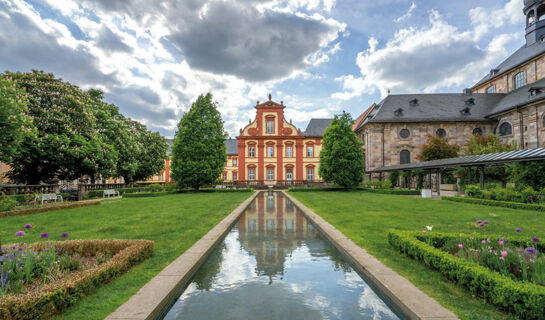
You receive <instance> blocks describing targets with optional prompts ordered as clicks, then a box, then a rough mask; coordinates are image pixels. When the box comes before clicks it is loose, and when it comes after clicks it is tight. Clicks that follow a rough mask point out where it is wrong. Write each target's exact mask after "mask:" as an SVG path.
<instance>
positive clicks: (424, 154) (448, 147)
mask: <svg viewBox="0 0 545 320" xmlns="http://www.w3.org/2000/svg"><path fill="white" fill-rule="evenodd" d="M427 139H428V140H427V141H426V144H424V145H423V146H422V150H421V153H420V156H419V159H420V160H421V161H430V160H438V159H447V158H456V157H457V156H458V152H459V151H460V146H459V145H457V144H450V143H448V139H447V138H446V137H441V136H433V135H431V134H428V135H427Z"/></svg>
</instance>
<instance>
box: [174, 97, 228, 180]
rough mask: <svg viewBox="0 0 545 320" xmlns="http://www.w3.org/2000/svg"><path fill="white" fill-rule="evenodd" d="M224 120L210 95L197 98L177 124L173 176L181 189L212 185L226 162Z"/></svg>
mask: <svg viewBox="0 0 545 320" xmlns="http://www.w3.org/2000/svg"><path fill="white" fill-rule="evenodd" d="M226 137H227V135H226V133H225V131H224V130H223V121H222V120H221V115H220V113H219V111H218V109H217V105H216V103H215V102H213V101H212V95H211V94H210V93H208V94H206V95H200V96H199V97H198V98H197V101H195V102H194V103H193V105H192V106H191V109H189V111H188V112H187V113H186V114H185V115H184V116H183V117H182V119H181V120H180V123H178V130H177V132H176V135H175V138H174V146H173V147H172V166H171V168H172V169H171V170H172V177H173V178H174V181H176V183H177V184H178V185H179V186H180V187H181V188H187V187H191V188H194V189H197V190H198V189H199V188H200V187H202V186H209V185H212V184H213V183H214V182H215V181H216V180H217V179H218V178H219V176H220V174H221V173H222V171H223V167H224V165H225V161H226V160H227V153H226V147H225V138H226Z"/></svg>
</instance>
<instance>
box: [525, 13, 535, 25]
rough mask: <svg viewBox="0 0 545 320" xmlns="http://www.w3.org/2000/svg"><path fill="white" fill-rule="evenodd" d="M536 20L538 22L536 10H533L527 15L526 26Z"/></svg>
mask: <svg viewBox="0 0 545 320" xmlns="http://www.w3.org/2000/svg"><path fill="white" fill-rule="evenodd" d="M534 22H536V14H535V12H534V10H532V11H530V12H528V15H527V16H526V26H529V25H531V24H532V23H534Z"/></svg>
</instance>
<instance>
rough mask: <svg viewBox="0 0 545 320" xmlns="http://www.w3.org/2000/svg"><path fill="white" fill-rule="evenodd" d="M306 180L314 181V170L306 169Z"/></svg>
mask: <svg viewBox="0 0 545 320" xmlns="http://www.w3.org/2000/svg"><path fill="white" fill-rule="evenodd" d="M307 180H311V181H312V180H314V168H307Z"/></svg>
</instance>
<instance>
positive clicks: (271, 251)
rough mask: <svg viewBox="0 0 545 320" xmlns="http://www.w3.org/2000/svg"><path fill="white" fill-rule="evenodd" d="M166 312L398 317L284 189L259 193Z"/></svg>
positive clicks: (218, 316) (208, 315)
mask: <svg viewBox="0 0 545 320" xmlns="http://www.w3.org/2000/svg"><path fill="white" fill-rule="evenodd" d="M165 319H207V320H208V319H313V320H314V319H399V317H398V315H396V313H394V311H392V309H391V308H390V307H389V306H388V305H387V304H386V303H385V302H384V301H383V300H382V299H381V298H380V297H379V296H377V294H376V293H375V291H373V289H371V287H369V285H368V284H367V283H366V282H365V281H364V280H362V278H361V277H360V275H359V274H358V273H357V272H356V271H354V269H352V267H351V266H350V264H349V263H347V261H346V260H345V259H344V257H343V256H342V255H341V254H340V252H339V251H338V250H337V249H336V248H335V247H333V245H332V244H331V243H330V242H329V241H328V240H327V239H325V238H323V236H322V235H321V234H320V232H318V231H317V230H316V229H315V228H314V227H313V225H312V224H311V223H310V222H309V221H308V220H307V219H306V218H305V217H304V216H303V215H302V214H301V212H300V211H299V209H297V208H296V207H295V206H294V205H293V203H292V202H291V201H290V200H289V199H288V198H286V197H284V196H283V195H282V194H281V193H278V192H270V193H265V192H263V193H261V194H259V195H258V196H257V198H256V199H255V200H254V201H253V202H252V204H251V205H250V206H249V207H248V209H246V211H245V212H244V214H243V215H242V216H241V217H240V219H239V220H238V222H237V224H235V226H234V227H233V229H232V230H231V231H230V232H229V234H228V235H227V236H226V238H225V239H224V240H223V241H222V242H221V243H220V244H219V245H218V246H217V247H216V248H215V249H214V251H213V252H212V253H211V255H210V256H209V257H208V259H207V260H206V262H205V263H204V264H203V265H202V266H201V267H200V268H199V270H198V271H197V272H196V273H195V275H194V276H193V278H192V279H191V281H190V283H189V284H188V286H187V287H186V288H185V290H184V292H183V294H182V295H181V296H180V297H179V298H178V299H177V300H176V302H175V303H174V305H173V306H172V309H171V310H170V311H168V313H167V314H166V316H165Z"/></svg>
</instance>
